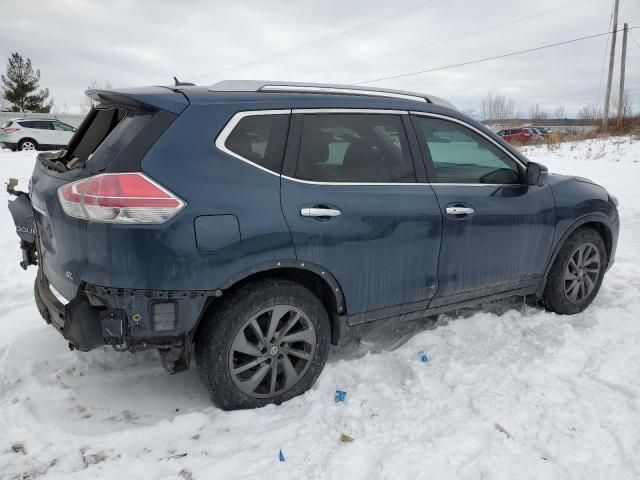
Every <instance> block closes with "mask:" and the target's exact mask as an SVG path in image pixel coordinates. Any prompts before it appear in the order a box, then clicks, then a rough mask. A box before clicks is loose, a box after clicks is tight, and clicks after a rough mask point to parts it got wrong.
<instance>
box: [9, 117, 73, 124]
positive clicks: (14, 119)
mask: <svg viewBox="0 0 640 480" xmlns="http://www.w3.org/2000/svg"><path fill="white" fill-rule="evenodd" d="M25 120H29V121H31V120H36V121H38V122H43V121H47V122H60V120H58V119H57V118H44V117H26V118H24V117H21V118H11V119H9V121H10V122H23V121H25ZM63 123H64V122H63Z"/></svg>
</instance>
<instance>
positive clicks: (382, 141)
mask: <svg viewBox="0 0 640 480" xmlns="http://www.w3.org/2000/svg"><path fill="white" fill-rule="evenodd" d="M296 177H297V178H299V179H301V180H311V181H317V182H354V183H396V182H399V183H413V182H415V181H416V176H415V170H414V168H413V161H412V159H411V155H410V153H409V147H408V143H407V137H406V134H405V131H404V126H403V124H402V119H401V118H400V116H398V115H386V114H351V113H348V114H308V115H305V116H304V118H303V128H302V140H301V144H300V154H299V158H298V164H297V166H296Z"/></svg>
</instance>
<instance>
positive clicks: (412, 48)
mask: <svg viewBox="0 0 640 480" xmlns="http://www.w3.org/2000/svg"><path fill="white" fill-rule="evenodd" d="M590 1H593V0H581V1H579V2H574V3H570V4H568V5H564V6H562V7H558V8H553V9H551V10H546V11H544V12H539V13H537V14H535V15H527V16H525V17H518V18H515V19H513V20H509V21H507V22H504V23H499V24H496V25H492V26H490V27H486V28H481V29H478V30H474V31H472V32H467V33H463V34H460V35H454V36H452V37H448V38H444V39H442V40H437V41H435V42H430V43H425V44H422V45H418V46H415V47H410V48H405V49H402V50H394V51H392V52H388V53H384V54H382V55H376V56H373V57H368V58H364V59H361V60H358V61H356V62H349V63H343V64H341V65H337V66H335V67H331V68H325V69H323V70H318V71H315V72H313V74H318V73H324V72H332V71H334V70H338V69H341V68H344V67H351V66H353V65H360V64H363V63H365V62H369V61H372V60H379V59H381V58H386V57H391V56H395V55H398V54H403V53H407V52H413V51H416V50H421V49H423V48H427V47H432V46H434V45H438V44H441V43H444V42H450V41H452V40H459V39H461V38H465V37H469V36H472V35H477V34H478V33H484V32H488V31H491V30H495V29H497V28H502V27H506V26H508V25H513V24H515V23H519V22H523V21H526V20H530V19H532V18H536V17H541V16H543V15H548V14H550V13H553V12H557V11H559V10H563V9H565V8H569V7H574V6H576V5H580V4H581V3H586V2H590Z"/></svg>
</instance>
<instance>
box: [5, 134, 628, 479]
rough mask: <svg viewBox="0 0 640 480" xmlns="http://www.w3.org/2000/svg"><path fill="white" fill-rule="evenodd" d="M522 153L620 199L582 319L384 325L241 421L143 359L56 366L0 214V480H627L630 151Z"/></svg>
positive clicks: (60, 361) (59, 345)
mask: <svg viewBox="0 0 640 480" xmlns="http://www.w3.org/2000/svg"><path fill="white" fill-rule="evenodd" d="M526 154H527V155H528V156H529V157H530V158H531V159H533V160H536V161H539V162H541V163H544V164H546V165H547V166H548V167H549V168H550V170H552V171H556V172H560V173H574V174H577V175H581V176H585V177H590V178H592V179H594V180H597V181H598V182H600V183H602V184H603V185H604V186H606V187H607V188H608V189H610V191H611V193H613V194H615V195H617V196H618V197H619V199H620V202H621V212H622V232H621V238H620V243H619V248H618V255H617V259H616V264H615V266H614V267H613V268H612V270H611V271H610V272H609V273H608V275H607V277H606V278H605V281H604V284H603V287H602V290H601V292H600V294H599V296H598V298H597V299H596V301H595V302H594V304H593V305H592V306H591V308H589V309H588V310H587V311H586V312H583V313H582V314H579V315H576V316H573V317H561V316H557V315H553V314H550V313H546V312H544V311H541V310H536V309H528V312H527V314H524V313H523V311H522V309H520V308H519V307H518V308H515V307H516V305H515V303H514V302H504V303H503V304H499V305H494V306H492V307H491V309H486V308H485V309H482V310H480V309H479V310H475V311H468V312H465V314H464V315H463V316H461V317H458V318H455V317H454V316H448V317H446V316H443V317H441V318H440V320H439V322H438V325H437V327H436V328H432V329H428V330H424V328H423V327H424V326H426V325H429V324H428V322H424V324H423V325H422V326H421V325H420V324H419V322H418V323H417V324H412V325H406V326H403V327H402V328H396V330H400V331H394V329H390V328H387V329H386V330H385V328H383V327H380V328H378V329H377V331H376V332H375V335H374V334H370V336H368V337H366V338H364V339H363V340H362V341H361V342H360V343H359V344H358V345H355V346H351V347H350V348H347V349H342V350H339V351H337V352H334V353H333V354H332V356H331V358H330V363H329V364H328V365H327V367H326V369H325V371H324V372H323V374H322V375H321V377H320V379H319V381H318V383H317V384H316V385H315V387H314V388H313V389H312V390H311V391H310V392H308V393H307V394H306V395H304V396H302V397H298V398H296V399H294V400H292V401H290V402H288V403H287V404H285V405H281V406H277V407H276V406H269V407H266V408H263V409H259V410H253V411H241V412H222V411H220V410H217V409H216V408H214V407H212V406H211V405H210V403H209V400H208V398H207V394H206V391H205V389H204V387H203V386H202V385H201V384H200V382H199V380H198V378H197V375H196V371H195V370H191V371H189V372H185V373H183V374H180V375H176V376H173V377H169V376H167V375H166V374H165V373H164V371H163V370H162V368H161V367H160V366H159V363H158V362H157V358H156V356H155V354H154V353H153V352H147V353H145V354H143V355H136V356H132V355H129V354H119V353H116V352H114V351H112V350H109V349H106V348H105V349H102V350H98V351H94V352H91V353H88V354H82V353H78V352H69V351H68V349H67V348H66V345H65V343H64V341H63V339H62V338H61V337H60V336H59V335H58V334H57V333H56V332H54V331H53V330H52V329H51V328H50V327H48V326H46V325H45V324H44V322H43V321H42V320H41V319H40V317H39V315H38V313H37V311H36V308H35V306H34V304H33V300H32V282H33V278H34V274H35V271H34V269H33V268H31V269H30V270H29V271H28V272H23V271H22V270H21V269H20V268H19V267H18V260H19V254H18V246H17V239H16V237H15V234H14V232H13V225H12V223H11V220H10V217H9V214H8V211H7V210H6V208H4V207H3V206H0V226H1V227H2V232H3V233H2V234H1V235H0V250H1V251H2V252H3V256H2V258H1V259H0V262H2V267H3V268H2V270H1V272H2V273H0V287H1V288H0V292H2V293H0V302H1V303H2V306H3V309H2V315H1V316H0V328H1V330H2V333H3V334H2V335H1V336H0V478H3V479H4V478H35V477H38V478H51V479H57V478H63V479H72V478H118V477H121V478H122V477H124V476H126V478H127V479H138V478H154V479H158V478H183V479H189V478H194V479H214V478H224V479H231V478H264V479H272V478H280V479H303V478H318V479H320V478H322V479H325V478H348V479H353V480H355V479H372V478H388V479H420V478H425V479H427V478H429V479H431V478H438V479H447V478H451V479H461V478H474V479H475V478H481V477H488V478H505V479H513V478H519V479H526V478H531V479H541V478H545V479H550V478H590V479H595V478H603V479H605V478H606V479H612V478H615V479H631V478H638V476H640V455H639V452H640V415H638V412H639V411H640V399H639V394H640V367H639V365H640V321H639V313H640V262H639V261H638V252H639V251H640V193H639V192H640V189H639V188H638V180H640V142H639V141H631V140H630V139H623V140H622V141H621V140H608V141H588V142H581V143H573V144H563V145H561V146H559V147H557V148H554V149H553V150H549V149H547V147H535V148H527V149H526ZM32 166H33V155H31V154H17V153H9V152H0V178H3V179H4V178H6V177H9V176H17V177H19V178H20V179H21V181H22V184H23V185H26V181H27V179H28V176H29V174H30V171H31V169H32ZM0 196H1V197H2V199H3V200H5V199H6V198H7V197H8V195H7V194H6V193H1V194H0ZM3 203H4V202H3ZM374 337H378V339H379V338H386V340H385V341H383V342H374V341H373V340H374ZM420 351H425V352H426V353H427V354H428V356H429V361H428V362H427V363H426V364H425V363H422V362H420V360H419V357H418V352H420ZM337 387H343V388H345V389H346V390H347V391H348V394H347V398H346V401H345V402H344V403H341V404H336V403H335V402H334V393H335V389H336V388H337ZM342 433H345V434H348V435H349V436H351V437H353V439H354V440H353V442H350V443H341V442H340V441H339V437H340V435H341V434H342ZM280 449H282V452H283V455H284V458H285V461H284V462H280V461H279V459H278V453H279V451H280Z"/></svg>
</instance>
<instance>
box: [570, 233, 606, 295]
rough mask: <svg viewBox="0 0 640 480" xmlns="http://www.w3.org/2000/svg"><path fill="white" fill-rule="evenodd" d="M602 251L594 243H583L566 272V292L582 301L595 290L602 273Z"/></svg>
mask: <svg viewBox="0 0 640 480" xmlns="http://www.w3.org/2000/svg"><path fill="white" fill-rule="evenodd" d="M600 265H601V262H600V253H599V252H598V249H597V248H596V246H595V245H594V244H592V243H583V244H582V245H580V246H579V247H578V248H577V249H576V250H575V251H574V252H573V254H572V255H571V257H570V258H569V263H567V267H566V269H565V272H564V293H565V295H566V296H567V298H568V299H569V301H571V302H573V303H580V302H582V301H583V300H584V299H585V298H587V297H588V296H589V295H590V294H591V292H593V290H594V288H595V287H596V283H597V281H598V275H599V274H600Z"/></svg>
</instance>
